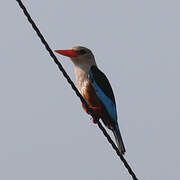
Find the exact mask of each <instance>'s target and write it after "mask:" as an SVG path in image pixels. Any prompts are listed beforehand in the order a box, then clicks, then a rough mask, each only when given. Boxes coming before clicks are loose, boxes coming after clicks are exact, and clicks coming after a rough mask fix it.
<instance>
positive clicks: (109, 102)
mask: <svg viewBox="0 0 180 180" xmlns="http://www.w3.org/2000/svg"><path fill="white" fill-rule="evenodd" d="M89 79H90V81H91V84H92V86H93V88H94V90H95V92H96V94H97V96H98V98H99V99H100V101H101V102H102V103H103V105H104V107H105V108H106V111H107V112H108V114H109V116H110V117H111V119H112V120H113V121H114V122H117V112H116V103H115V98H114V94H113V91H112V88H111V85H110V83H109V81H108V79H107V77H106V76H105V75H104V73H103V72H101V71H100V70H99V69H98V68H97V66H92V67H91V69H90V71H89Z"/></svg>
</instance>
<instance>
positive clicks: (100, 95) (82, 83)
mask: <svg viewBox="0 0 180 180" xmlns="http://www.w3.org/2000/svg"><path fill="white" fill-rule="evenodd" d="M55 52H56V53H59V54H61V55H63V56H67V57H69V58H70V59H71V61H72V62H73V64H74V70H75V76H76V82H77V88H78V90H79V92H80V94H81V95H82V96H83V98H84V99H85V101H86V102H87V104H88V106H89V107H90V108H91V109H92V110H93V112H94V114H95V116H96V118H93V117H92V121H93V123H97V121H98V120H99V119H101V120H102V122H103V123H104V125H105V126H106V127H107V128H108V129H110V130H112V132H113V134H114V137H115V140H116V143H117V146H118V149H119V152H120V154H121V155H124V153H125V152H126V150H125V146H124V143H123V140H122V136H121V133H120V128H119V125H118V121H117V110H116V102H115V97H114V94H113V90H112V87H111V85H110V83H109V80H108V79H107V77H106V75H105V74H104V73H103V72H102V71H101V70H100V69H99V68H98V66H97V64H96V61H95V57H94V55H93V53H92V51H91V50H90V49H88V48H86V47H83V46H75V47H72V48H71V49H63V50H55ZM82 107H83V109H84V111H85V112H87V113H88V114H90V115H92V113H90V112H88V110H87V109H86V107H85V105H84V104H83V103H82Z"/></svg>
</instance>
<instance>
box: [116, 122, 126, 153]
mask: <svg viewBox="0 0 180 180" xmlns="http://www.w3.org/2000/svg"><path fill="white" fill-rule="evenodd" d="M113 133H114V137H115V139H116V143H117V146H118V149H119V152H120V153H121V154H122V155H123V154H124V153H125V152H126V149H125V146H124V143H123V140H122V137H121V133H120V130H119V126H118V124H116V126H115V127H114V129H113Z"/></svg>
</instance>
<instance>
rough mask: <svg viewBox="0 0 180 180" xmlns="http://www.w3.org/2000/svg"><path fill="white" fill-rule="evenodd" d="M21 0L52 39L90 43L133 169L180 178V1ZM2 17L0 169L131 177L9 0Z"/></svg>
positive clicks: (8, 173)
mask: <svg viewBox="0 0 180 180" xmlns="http://www.w3.org/2000/svg"><path fill="white" fill-rule="evenodd" d="M23 2H24V4H25V5H26V7H27V9H28V10H29V12H30V14H31V16H32V18H33V19H34V20H35V22H36V24H37V25H38V27H39V28H40V30H41V32H42V34H43V35H44V37H45V38H46V40H47V41H48V43H49V45H50V46H51V48H52V49H67V48H71V47H72V46H76V45H81V46H86V47H88V48H90V49H91V50H92V51H93V53H94V55H95V57H96V62H97V64H98V66H99V68H100V69H101V70H102V71H103V72H104V73H106V75H107V77H108V79H109V81H110V82H111V85H112V87H113V90H114V94H115V97H116V103H117V109H118V118H119V119H118V122H119V125H120V129H121V132H122V136H123V140H124V143H125V146H126V151H127V152H126V154H125V158H126V160H127V161H128V162H129V164H130V165H131V167H132V169H133V170H134V171H135V173H136V174H137V176H138V177H139V179H143V180H152V179H157V180H159V179H163V180H169V179H180V175H179V162H180V156H179V152H180V141H179V135H180V132H179V129H180V121H179V119H180V109H179V107H180V93H179V92H180V83H179V77H180V71H179V67H180V50H179V48H180V21H179V19H180V10H179V7H180V1H178V0H171V1H170V0H151V1H142V0H135V1H132V0H126V1H125V0H124V1H122V0H112V1H105V0H104V1H103V0H99V1H97V0H91V1H84V0H77V1H74V0H53V1H37V0H31V1H25V0H24V1H23ZM0 21H1V31H0V32H1V33H0V39H1V43H0V49H1V53H0V59H1V60H0V83H1V84H0V89H1V91H0V179H2V180H12V179H13V180H40V179H42V180H50V179H51V180H59V179H86V180H92V179H103V180H110V179H123V180H130V179H131V177H130V175H129V174H128V172H127V170H126V169H125V167H124V165H123V164H122V162H121V161H120V160H119V158H118V157H117V155H116V153H115V152H114V150H113V149H112V148H111V146H110V145H109V143H108V142H107V140H106V139H105V137H104V136H103V134H102V133H101V131H100V130H99V128H98V127H97V126H96V125H95V124H93V123H92V121H91V120H90V116H88V115H87V114H86V113H85V112H84V111H83V110H82V108H81V103H80V101H79V99H78V98H77V96H76V95H75V93H74V92H73V91H72V89H71V87H70V85H69V84H68V83H67V82H66V80H65V79H64V77H63V76H62V73H61V72H60V71H59V70H58V68H57V67H56V65H55V64H54V62H53V61H52V59H51V57H50V56H49V54H48V52H47V51H46V50H45V48H44V46H43V45H42V43H41V42H40V40H39V39H38V37H37V35H36V34H35V32H34V31H33V29H32V27H31V26H30V24H29V23H28V21H27V19H26V18H25V17H24V14H23V13H22V10H21V9H20V8H19V6H18V4H17V2H16V1H15V0H14V1H9V0H7V1H3V2H2V3H1V7H0ZM57 57H58V59H59V61H60V62H61V63H62V65H63V66H64V68H65V69H66V71H67V72H68V74H69V75H70V77H71V78H72V80H73V81H75V77H74V70H73V64H72V63H71V61H70V60H69V59H68V58H66V57H62V56H60V55H57ZM108 132H109V133H110V135H111V136H112V133H111V132H110V131H108ZM112 138H113V136H112Z"/></svg>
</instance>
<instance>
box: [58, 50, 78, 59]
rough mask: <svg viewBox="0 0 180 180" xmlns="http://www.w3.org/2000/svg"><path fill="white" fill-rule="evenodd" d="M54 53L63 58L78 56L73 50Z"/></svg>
mask: <svg viewBox="0 0 180 180" xmlns="http://www.w3.org/2000/svg"><path fill="white" fill-rule="evenodd" d="M55 52H57V53H59V54H61V55H63V56H68V57H70V58H72V57H76V56H78V54H77V52H76V51H75V50H73V49H65V50H55Z"/></svg>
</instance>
